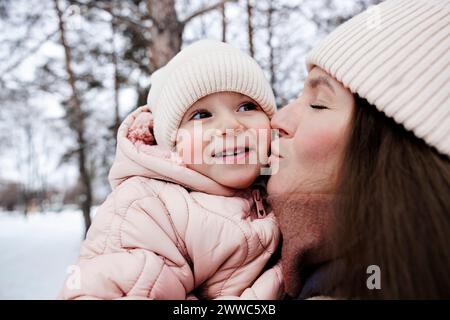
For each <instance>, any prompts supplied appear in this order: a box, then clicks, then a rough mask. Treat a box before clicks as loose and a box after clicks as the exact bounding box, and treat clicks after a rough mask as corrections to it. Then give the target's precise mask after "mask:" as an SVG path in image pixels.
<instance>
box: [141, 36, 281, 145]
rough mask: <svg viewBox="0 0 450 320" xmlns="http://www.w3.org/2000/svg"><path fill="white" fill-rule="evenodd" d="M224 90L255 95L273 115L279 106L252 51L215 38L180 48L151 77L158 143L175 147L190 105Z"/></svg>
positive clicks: (151, 93) (150, 94)
mask: <svg viewBox="0 0 450 320" xmlns="http://www.w3.org/2000/svg"><path fill="white" fill-rule="evenodd" d="M224 91H231V92H237V93H241V94H244V95H246V96H248V97H250V98H252V99H253V100H255V101H256V102H257V103H258V104H259V105H260V106H261V108H262V109H263V110H264V112H266V113H267V115H268V117H269V118H271V117H272V115H273V114H274V112H275V110H276V105H275V98H274V95H273V91H272V89H271V88H270V85H269V83H268V82H267V80H266V78H265V77H264V73H263V71H262V70H261V68H260V67H259V65H258V64H257V63H256V61H255V60H253V59H252V58H251V57H250V56H249V55H247V54H245V53H243V52H242V51H240V50H238V49H236V48H234V47H232V46H230V45H228V44H226V43H223V42H219V41H214V40H200V41H197V42H195V43H193V44H191V45H189V46H188V47H186V48H185V49H183V50H182V51H180V52H179V53H178V54H177V55H176V56H175V57H174V58H173V59H172V60H170V61H169V63H168V64H167V65H166V66H164V67H163V68H160V69H159V70H158V71H156V72H155V73H153V74H152V77H151V88H150V92H149V94H148V98H147V105H148V106H149V108H150V109H151V111H152V113H153V117H154V126H153V131H154V135H155V139H156V141H157V142H158V144H159V145H162V146H166V147H169V148H170V149H173V148H174V146H175V142H176V134H177V131H178V127H179V126H180V122H181V120H182V118H183V116H184V114H185V113H186V111H187V110H188V109H189V107H191V106H192V104H193V103H195V102H196V101H197V100H199V99H201V98H203V97H205V96H207V95H209V94H212V93H216V92H224Z"/></svg>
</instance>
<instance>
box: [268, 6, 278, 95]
mask: <svg viewBox="0 0 450 320" xmlns="http://www.w3.org/2000/svg"><path fill="white" fill-rule="evenodd" d="M268 2H269V7H268V9H267V33H268V34H267V46H268V47H269V74H270V86H271V87H272V90H273V93H274V95H275V97H276V96H277V93H276V91H275V83H276V81H277V78H276V74H275V49H274V47H273V44H272V39H273V31H274V30H273V29H274V26H273V20H272V19H273V12H274V7H273V4H272V1H271V0H269V1H268Z"/></svg>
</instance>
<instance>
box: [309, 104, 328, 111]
mask: <svg viewBox="0 0 450 320" xmlns="http://www.w3.org/2000/svg"><path fill="white" fill-rule="evenodd" d="M309 106H310V107H311V108H313V109H316V110H323V109H328V107H325V106H319V105H316V104H310V105H309Z"/></svg>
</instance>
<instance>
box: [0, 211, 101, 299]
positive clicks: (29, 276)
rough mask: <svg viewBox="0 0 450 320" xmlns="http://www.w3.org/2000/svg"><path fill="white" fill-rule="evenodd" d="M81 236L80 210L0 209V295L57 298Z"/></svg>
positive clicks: (76, 253) (17, 297)
mask: <svg viewBox="0 0 450 320" xmlns="http://www.w3.org/2000/svg"><path fill="white" fill-rule="evenodd" d="M93 211H94V210H93ZM82 237H83V219H82V215H81V213H80V212H79V211H77V210H69V209H67V210H63V211H62V212H59V213H56V212H50V213H46V214H42V213H30V214H29V215H28V216H27V217H25V216H24V215H23V214H20V213H6V212H0V299H55V297H56V296H57V294H58V292H59V290H60V289H61V287H62V285H63V282H64V280H65V278H66V272H67V268H68V267H69V266H70V265H71V264H73V263H74V262H75V261H76V258H77V256H78V252H79V248H80V244H81V241H82Z"/></svg>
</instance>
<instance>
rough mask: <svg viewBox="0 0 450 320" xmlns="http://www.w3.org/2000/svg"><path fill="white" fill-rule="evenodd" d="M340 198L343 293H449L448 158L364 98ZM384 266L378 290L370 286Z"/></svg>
mask: <svg viewBox="0 0 450 320" xmlns="http://www.w3.org/2000/svg"><path fill="white" fill-rule="evenodd" d="M342 166H343V167H342V171H341V177H340V180H339V187H338V193H337V198H336V201H337V202H336V210H335V214H336V217H335V218H336V219H335V221H336V222H337V229H336V237H337V238H336V241H335V250H336V254H339V255H340V256H342V258H343V259H342V260H343V262H344V269H343V270H341V271H342V272H341V273H340V274H341V281H340V282H339V285H338V286H337V287H336V290H335V292H334V294H335V295H337V296H340V297H344V298H373V299H377V298H381V299H443V298H447V299H448V298H450V161H449V158H448V157H447V156H445V155H442V154H439V152H438V151H437V150H435V149H434V148H432V147H430V146H429V145H427V144H426V143H425V142H424V141H423V140H421V139H419V138H417V137H416V136H415V135H414V134H413V133H411V132H410V131H407V130H406V129H405V128H404V127H403V126H401V125H399V124H397V123H396V122H394V121H393V120H392V119H391V118H388V117H387V116H385V115H384V114H383V113H381V112H379V111H378V110H377V109H376V108H375V107H374V106H372V105H370V104H369V103H368V102H367V101H366V100H365V99H362V98H359V97H358V96H356V109H355V112H354V118H353V127H352V131H351V135H350V138H349V142H348V145H347V150H346V154H345V156H344V161H343V164H342ZM370 265H376V266H378V267H379V268H380V269H379V270H380V276H381V277H380V284H381V289H379V290H378V289H376V288H375V289H372V290H370V289H368V287H367V279H368V278H369V277H370V276H371V275H372V274H373V273H372V271H370V272H369V273H368V272H367V267H368V266H370Z"/></svg>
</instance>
